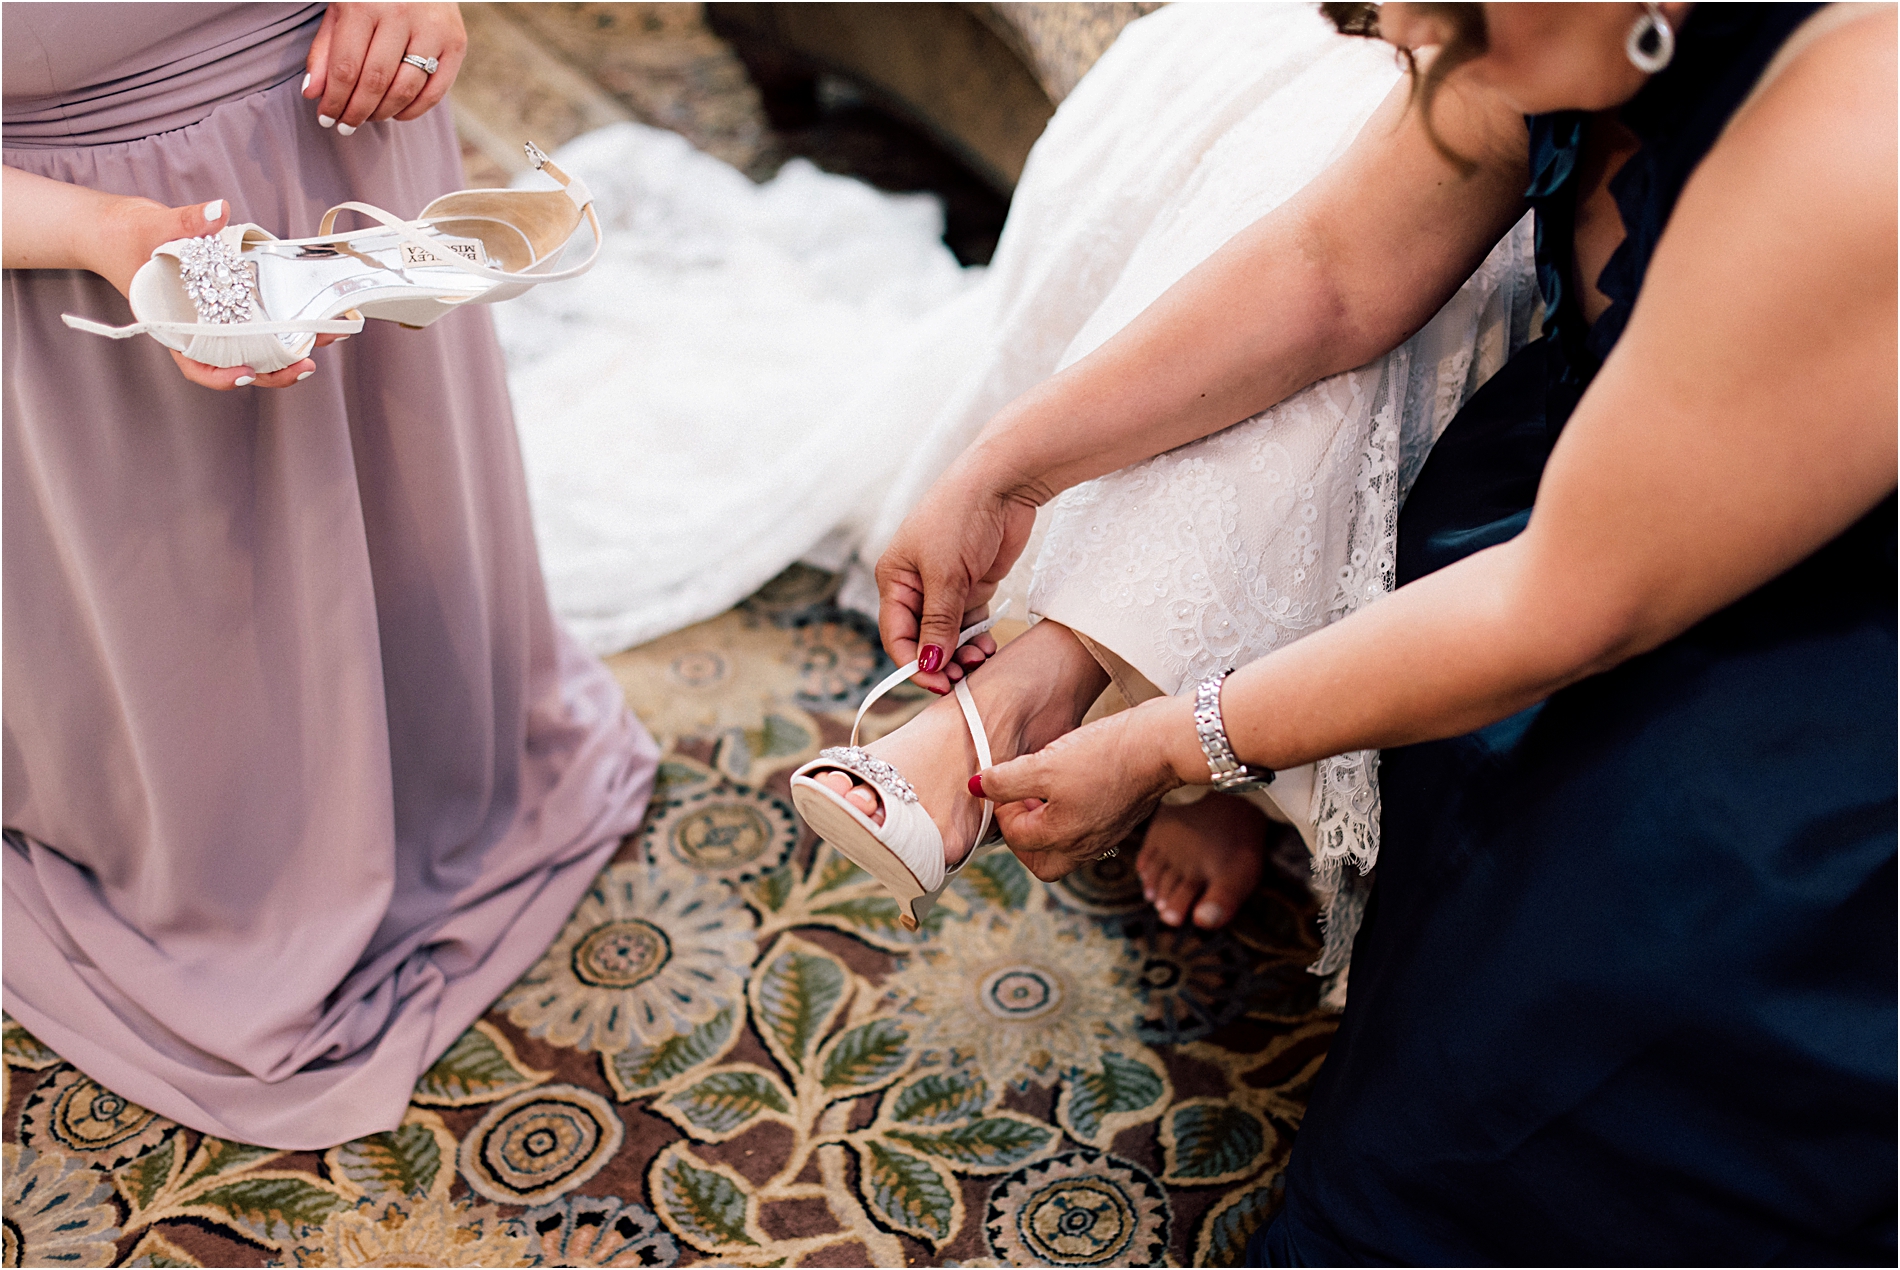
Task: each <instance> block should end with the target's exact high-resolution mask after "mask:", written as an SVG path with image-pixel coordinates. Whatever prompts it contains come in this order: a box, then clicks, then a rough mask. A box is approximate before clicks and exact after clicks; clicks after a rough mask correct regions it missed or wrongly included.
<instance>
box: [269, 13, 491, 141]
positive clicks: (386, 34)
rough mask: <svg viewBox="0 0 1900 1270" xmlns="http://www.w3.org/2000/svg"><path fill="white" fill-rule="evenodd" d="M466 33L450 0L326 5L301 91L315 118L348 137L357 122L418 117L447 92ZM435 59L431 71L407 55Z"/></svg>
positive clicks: (464, 47) (459, 61) (459, 64)
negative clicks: (440, 0) (406, 58)
mask: <svg viewBox="0 0 1900 1270" xmlns="http://www.w3.org/2000/svg"><path fill="white" fill-rule="evenodd" d="M467 49H468V35H467V33H466V32H465V31H464V30H463V29H462V11H461V10H460V9H458V8H457V7H456V6H455V5H453V4H332V5H331V6H330V7H329V8H328V9H327V10H325V12H324V15H323V22H322V24H321V25H320V26H318V27H317V37H316V39H314V40H312V41H311V42H310V56H309V57H308V58H307V59H305V63H304V65H305V67H306V68H307V69H308V70H309V72H310V74H309V75H308V76H306V77H305V79H304V85H303V95H304V99H305V100H306V101H310V100H316V99H318V98H321V99H322V101H321V104H320V105H319V106H318V107H317V122H318V123H320V124H322V125H323V126H324V127H326V128H328V127H329V126H330V125H331V124H335V125H336V126H337V127H336V130H337V132H338V133H339V134H341V135H342V136H345V137H347V136H349V135H350V134H351V133H352V132H355V131H356V130H357V129H358V128H360V127H362V126H363V124H365V123H367V122H369V121H372V120H374V121H375V122H377V123H381V122H382V121H383V120H385V119H397V120H405V121H406V120H410V119H420V118H421V117H422V116H423V115H426V114H427V113H429V110H430V109H431V108H432V107H434V106H435V105H436V104H437V103H438V102H440V101H441V100H442V99H443V98H444V97H446V96H448V92H449V85H451V84H453V83H454V82H455V73H456V72H457V71H459V70H460V69H461V67H462V57H463V54H464V53H465V52H466V51H467ZM409 53H414V54H416V55H417V56H418V57H433V58H435V59H436V63H437V65H436V70H435V74H433V75H431V74H429V73H428V72H426V71H424V70H422V69H421V68H420V67H417V66H414V65H412V64H410V63H408V62H405V61H403V60H402V59H403V56H404V55H405V54H409Z"/></svg>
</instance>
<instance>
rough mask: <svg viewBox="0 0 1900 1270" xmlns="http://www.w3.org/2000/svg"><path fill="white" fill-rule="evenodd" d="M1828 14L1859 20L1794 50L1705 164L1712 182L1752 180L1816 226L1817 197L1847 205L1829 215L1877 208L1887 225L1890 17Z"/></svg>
mask: <svg viewBox="0 0 1900 1270" xmlns="http://www.w3.org/2000/svg"><path fill="white" fill-rule="evenodd" d="M1832 7H1833V8H1835V9H1837V10H1853V9H1859V10H1863V12H1862V13H1859V14H1854V15H1853V20H1851V21H1845V22H1840V23H1839V24H1838V25H1834V26H1833V27H1832V29H1829V30H1827V31H1826V32H1825V33H1824V34H1822V35H1820V36H1819V37H1818V38H1816V39H1814V40H1813V41H1812V42H1810V43H1808V44H1806V46H1805V47H1803V48H1801V49H1800V51H1799V52H1798V53H1796V55H1795V56H1794V58H1793V59H1792V60H1791V61H1790V62H1789V63H1788V64H1787V66H1786V67H1785V68H1783V69H1782V70H1781V71H1780V73H1779V74H1777V75H1776V76H1775V78H1774V79H1773V81H1772V82H1770V83H1769V84H1768V85H1767V86H1766V87H1765V88H1764V89H1763V90H1762V91H1761V93H1760V94H1759V95H1758V96H1757V97H1756V98H1755V99H1754V100H1753V101H1751V102H1749V103H1748V105H1746V106H1745V107H1744V108H1743V109H1742V111H1741V112H1739V113H1738V114H1737V115H1736V117H1735V120H1734V122H1733V123H1732V124H1731V126H1730V127H1729V130H1728V132H1727V133H1726V134H1724V136H1723V137H1722V139H1721V141H1720V142H1719V143H1718V144H1717V145H1716V147H1715V149H1714V150H1713V151H1712V152H1711V153H1710V155H1709V164H1710V166H1711V167H1712V168H1714V169H1715V171H1716V172H1718V173H1724V172H1732V173H1737V174H1740V173H1744V172H1753V173H1755V174H1757V181H1756V182H1755V184H1757V185H1758V186H1760V187H1762V188H1761V190H1760V192H1761V193H1762V194H1764V195H1768V196H1770V197H1776V196H1777V195H1778V198H1779V199H1781V200H1786V201H1790V202H1795V203H1799V204H1802V205H1804V206H1805V207H1806V208H1807V209H1808V210H1809V212H1810V213H1811V214H1814V215H1816V216H1817V217H1819V218H1820V219H1822V220H1826V219H1828V212H1829V210H1830V208H1829V207H1827V206H1823V204H1822V199H1823V197H1824V196H1825V197H1826V198H1828V199H1832V200H1846V201H1845V202H1844V203H1842V202H1838V201H1837V202H1835V204H1834V206H1833V208H1832V209H1831V210H1834V211H1836V212H1847V213H1850V214H1851V215H1853V216H1855V217H1856V218H1857V219H1858V218H1859V217H1860V216H1861V215H1863V214H1866V213H1869V212H1873V211H1875V209H1876V208H1878V209H1880V210H1882V211H1884V213H1885V216H1884V220H1885V223H1887V224H1889V225H1891V224H1892V222H1893V202H1894V185H1895V172H1896V142H1897V141H1900V135H1897V133H1900V127H1897V125H1896V114H1895V91H1896V86H1897V85H1900V25H1897V24H1896V12H1895V9H1896V7H1895V6H1894V5H1890V4H1881V5H1864V6H1863V5H1854V6H1847V5H1839V6H1832ZM1821 16H1822V17H1827V16H1829V15H1827V14H1825V13H1824V14H1823V15H1821ZM1844 16H1845V15H1844ZM1796 38H1799V35H1798V34H1797V37H1796ZM1771 191H1773V192H1775V193H1771Z"/></svg>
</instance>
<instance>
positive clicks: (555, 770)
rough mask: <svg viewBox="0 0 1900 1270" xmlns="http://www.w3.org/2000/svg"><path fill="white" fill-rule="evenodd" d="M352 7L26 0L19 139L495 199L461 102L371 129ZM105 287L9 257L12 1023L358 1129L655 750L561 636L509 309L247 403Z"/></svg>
mask: <svg viewBox="0 0 1900 1270" xmlns="http://www.w3.org/2000/svg"><path fill="white" fill-rule="evenodd" d="M321 10H322V6H311V5H246V4H228V5H225V4H196V5H193V4H178V5H172V4H166V5H160V4H152V5H137V4H126V5H91V4H75V5H57V4H32V5H24V4H13V5H7V6H6V7H5V10H4V14H3V15H0V20H3V21H4V24H5V31H4V36H5V44H4V55H5V90H4V91H5V103H4V106H5V116H4V129H3V131H0V137H3V140H4V151H5V156H4V157H5V162H6V164H7V165H8V166H11V167H15V168H21V169H24V170H26V171H29V172H34V173H38V174H40V175H43V176H47V177H51V178H54V179H57V180H61V181H68V182H72V183H75V184H79V185H84V186H88V187H91V188H94V189H100V190H107V191H111V192H114V193H120V194H137V195H144V196H146V197H149V198H153V199H156V200H158V201H159V202H161V203H165V204H168V205H178V204H184V203H191V202H201V201H207V200H209V199H212V198H217V197H223V198H227V199H230V200H231V202H232V204H233V209H232V211H233V215H232V219H233V220H234V221H255V222H256V223H258V224H260V225H262V226H264V227H265V228H266V229H269V230H270V231H271V232H272V233H275V234H278V235H280V236H290V235H298V234H308V233H312V232H315V229H316V226H317V220H318V218H319V216H320V215H321V214H322V212H323V211H324V210H325V209H326V208H327V207H330V206H331V205H333V204H335V203H338V202H342V201H343V200H345V199H358V200H362V201H365V202H369V203H374V204H377V205H379V206H382V207H385V208H388V209H389V210H391V211H393V212H396V213H398V214H403V215H413V214H414V213H415V212H416V211H417V210H418V209H420V208H421V207H422V206H423V205H424V204H425V203H426V202H428V200H430V199H431V198H433V197H435V196H436V195H438V194H442V193H444V192H447V191H449V190H453V189H456V188H459V187H460V186H461V185H462V184H463V181H462V173H461V164H460V161H459V158H458V155H457V149H456V145H455V141H454V137H453V133H452V128H451V125H450V121H449V112H448V111H447V110H446V109H437V110H435V111H432V112H431V113H430V114H429V115H427V116H425V117H424V118H423V119H421V120H418V121H415V122H412V123H394V122H391V123H381V124H368V125H365V126H364V127H363V128H361V129H360V130H359V131H358V132H357V134H356V135H355V136H352V137H347V138H345V137H339V136H337V135H336V134H335V132H334V131H325V130H323V129H320V128H319V127H318V126H317V122H316V110H315V107H314V104H313V103H309V102H305V101H303V100H302V98H301V96H300V91H299V90H300V83H301V80H302V77H303V69H304V68H303V62H304V56H305V53H306V51H307V49H308V47H309V42H310V39H311V37H312V35H313V34H314V33H315V31H316V26H317V21H318V18H319V17H320V15H321ZM62 312H71V313H79V314H84V315H87V316H90V317H94V318H98V319H101V320H106V321H113V322H124V321H128V320H130V319H129V316H128V313H129V310H128V308H127V306H126V303H125V301H124V300H123V299H122V298H121V297H120V296H119V295H118V293H117V292H116V291H114V290H113V289H112V288H111V287H110V286H109V285H108V284H107V283H105V282H104V281H103V280H101V279H99V278H98V277H96V276H94V275H92V274H89V273H81V272H77V271H60V270H36V271H25V270H8V271H7V272H6V274H5V312H4V334H5V344H4V364H5V374H4V384H3V389H0V390H3V392H4V420H3V422H4V438H5V440H4V447H5V448H4V454H3V456H0V463H3V466H0V481H3V482H4V488H3V493H4V503H3V504H0V507H3V511H0V515H3V517H4V543H3V546H4V562H5V568H4V605H5V607H4V624H5V631H4V637H5V645H4V649H5V651H4V663H5V664H4V713H5V753H4V824H5V828H6V847H5V850H4V851H0V858H3V860H4V866H3V869H0V873H3V876H4V884H5V908H4V940H5V953H4V966H3V971H4V983H5V993H4V995H5V1003H6V1008H7V1009H8V1010H9V1011H10V1012H11V1013H12V1014H13V1016H14V1017H16V1018H17V1019H19V1020H20V1022H21V1023H23V1024H24V1025H25V1026H26V1027H27V1028H29V1029H30V1030H31V1031H33V1032H34V1033H35V1034H37V1035H38V1036H40V1037H41V1038H42V1039H44V1040H45V1041H46V1042H47V1043H48V1044H50V1045H51V1046H53V1048H55V1049H56V1050H58V1051H59V1053H60V1054H61V1055H63V1056H64V1057H65V1058H67V1059H69V1060H70V1061H72V1062H73V1063H74V1064H75V1065H77V1066H78V1067H79V1068H80V1069H81V1070H83V1071H84V1072H85V1073H86V1074H88V1075H89V1076H92V1077H93V1078H94V1079H96V1080H98V1081H99V1082H100V1083H101V1084H103V1085H105V1086H106V1087H108V1088H110V1089H112V1090H114V1091H115V1092H117V1093H119V1094H122V1095H124V1096H126V1097H128V1098H131V1099H133V1100H135V1101H137V1102H140V1103H143V1104H144V1105H146V1106H148V1107H150V1108H152V1109H154V1110H156V1111H158V1112H160V1113H162V1114H164V1115H167V1116H170V1117H172V1118H174V1119H176V1120H179V1121H181V1122H183V1123H185V1124H187V1125H189V1126H192V1127H193V1128H196V1129H200V1130H203V1131H205V1132H208V1133H213V1134H217V1135H219V1136H222V1137H227V1138H234V1139H239V1140H243V1141H247V1142H254V1143H259V1144H263V1145H266V1146H272V1147H280V1148H320V1147H327V1146H329V1145H331V1144H334V1143H337V1142H340V1141H344V1140H347V1139H350V1138H354V1137H357V1136H360V1135H363V1134H367V1133H372V1132H376V1131H379V1130H384V1129H389V1128H392V1127H394V1126H395V1125H396V1124H397V1123H398V1122H399V1121H400V1119H401V1117H402V1115H403V1111H404V1107H405V1105H406V1104H407V1101H408V1098H409V1093H410V1090H411V1088H412V1087H413V1085H414V1083H415V1080H416V1078H417V1076H418V1075H420V1074H421V1073H422V1072H423V1071H424V1070H425V1069H426V1068H427V1067H428V1065H429V1064H430V1063H431V1062H432V1061H433V1060H434V1059H435V1058H436V1057H437V1056H438V1055H440V1054H441V1052H442V1051H443V1050H444V1049H446V1048H447V1047H448V1046H449V1045H450V1044H451V1043H452V1042H453V1041H454V1040H455V1039H456V1037H457V1036H459V1035H460V1034H461V1032H462V1031H463V1030H464V1029H466V1028H467V1027H468V1025H469V1024H470V1023H471V1022H472V1021H473V1020H474V1019H475V1018H476V1017H477V1016H478V1015H479V1014H480V1013H481V1012H482V1011H483V1010H484V1009H485V1008H486V1007H487V1006H488V1004H489V1003H490V1002H491V1001H492V1000H493V999H494V998H495V997H496V996H497V995H498V994H499V993H501V992H502V991H503V990H504V989H506V988H507V987H508V986H509V985H510V984H511V983H512V982H513V981H514V980H515V978H516V977H517V976H518V975H520V974H521V972H522V971H523V970H525V969H526V968H527V967H528V966H529V964H530V963H531V962H532V961H533V960H534V959H535V958H536V957H537V956H538V955H539V954H540V953H541V952H542V951H543V949H544V948H545V947H546V946H547V944H548V943H549V941H550V940H551V939H552V938H553V936H554V935H555V933H556V932H557V931H558V930H559V928H560V926H561V924H562V923H563V921H564V920H565V919H566V917H567V916H568V913H569V912H570V910H571V909H572V908H573V906H574V904H575V903H576V902H577V901H578V899H579V898H580V896H581V894H582V892H583V891H584V890H585V889H586V887H587V886H588V884H589V883H590V882H591V881H592V879H593V876H594V874H595V872H596V871H597V870H598V869H599V868H600V867H601V866H602V865H603V864H604V863H605V862H606V860H607V859H608V857H609V856H610V855H611V854H612V852H613V851H614V849H615V846H616V844H617V842H618V841H619V839H620V838H621V837H622V836H623V835H624V834H626V833H627V832H629V831H630V830H632V829H633V828H634V827H635V826H636V825H637V823H638V822H639V819H640V816H641V814H642V812H643V810H644V807H645V804H646V801H647V797H648V794H649V792H650V790H651V787H652V781H653V773H654V768H655V764H656V759H657V755H656V751H655V747H654V745H653V743H652V741H651V739H650V738H649V737H648V736H647V734H646V732H645V731H644V730H643V729H642V728H641V727H640V724H639V723H638V722H637V721H636V720H635V719H634V718H633V717H632V715H631V714H629V713H628V711H627V709H626V706H625V704H624V702H623V700H622V697H621V695H620V692H619V690H618V688H617V687H616V685H615V683H614V681H613V679H612V678H611V676H610V675H609V674H608V673H607V672H606V670H605V669H604V668H603V667H602V666H601V665H600V664H599V663H598V662H597V661H595V660H593V659H592V658H590V657H588V656H587V655H585V654H584V653H583V652H582V651H581V650H580V649H579V648H578V647H577V646H576V645H575V643H574V642H573V641H572V640H571V639H570V638H569V637H568V636H567V635H566V634H565V633H564V632H563V631H562V630H560V629H559V628H558V627H557V626H556V625H555V623H554V621H553V619H552V617H551V615H550V613H549V609H548V604H547V599H546V595H545V591H544V587H543V583H542V578H541V572H540V567H539V565H538V563H537V560H536V557H535V547H534V538H533V533H532V529H531V525H530V521H529V514H528V503H527V494H526V488H525V484H524V480H523V474H522V467H521V459H520V455H519V452H518V449H517V445H516V439H515V433H514V424H513V420H512V417H511V415H510V411H509V404H508V395H507V389H506V385H505V384H504V381H503V375H502V363H501V356H500V352H499V349H498V348H497V346H496V343H495V338H494V335H493V332H492V329H491V326H490V320H489V316H488V314H487V313H486V312H484V311H478V310H477V311H466V312H461V313H457V314H454V315H452V316H450V317H447V318H444V319H443V320H442V321H440V322H438V323H436V324H435V325H434V326H431V327H429V328H428V329H427V330H422V331H410V330H402V329H400V328H397V327H395V326H394V325H391V324H388V323H379V322H372V323H370V324H369V325H368V327H366V329H365V330H364V331H363V332H362V334H360V335H357V336H355V337H354V338H352V339H350V340H349V341H348V342H346V343H342V344H338V345H336V346H334V347H332V348H329V349H323V350H319V351H318V352H317V354H316V362H317V373H316V375H315V376H314V377H313V378H311V379H309V380H308V381H306V382H304V383H302V384H299V385H296V386H295V387H292V388H288V389H280V390H250V391H246V390H238V391H235V392H229V393H219V392H212V391H210V390H207V389H203V388H199V387H196V386H194V385H192V384H190V383H188V382H186V381H185V380H184V379H183V378H181V377H180V375H179V373H178V371H177V369H176V367H175V366H174V365H173V363H172V360H171V358H170V356H169V355H168V354H167V352H166V351H165V350H164V349H163V348H162V347H160V346H159V345H158V344H157V343H156V342H154V341H152V340H150V339H145V338H139V339H135V340H125V341H109V340H104V339H100V338H97V337H96V336H91V335H86V334H81V333H79V332H76V331H72V330H69V329H67V328H66V327H64V326H63V325H61V324H60V321H59V315H60V314H61V313H62Z"/></svg>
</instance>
